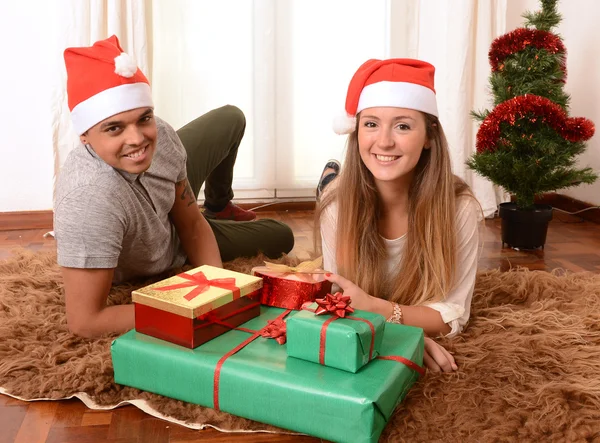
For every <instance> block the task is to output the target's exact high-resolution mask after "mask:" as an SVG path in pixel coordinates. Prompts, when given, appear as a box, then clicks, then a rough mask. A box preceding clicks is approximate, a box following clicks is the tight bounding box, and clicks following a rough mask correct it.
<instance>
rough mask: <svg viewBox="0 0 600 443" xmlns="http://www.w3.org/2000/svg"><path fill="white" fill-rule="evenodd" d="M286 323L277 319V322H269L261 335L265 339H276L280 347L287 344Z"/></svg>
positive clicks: (261, 331)
mask: <svg viewBox="0 0 600 443" xmlns="http://www.w3.org/2000/svg"><path fill="white" fill-rule="evenodd" d="M285 326H286V325H285V322H284V321H283V320H282V319H280V318H277V319H275V320H269V321H268V322H267V326H265V327H264V328H262V329H261V330H260V335H261V336H262V337H265V338H274V339H275V340H276V341H277V343H279V344H280V345H283V344H285V341H286V335H285Z"/></svg>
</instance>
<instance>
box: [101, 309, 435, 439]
mask: <svg viewBox="0 0 600 443" xmlns="http://www.w3.org/2000/svg"><path fill="white" fill-rule="evenodd" d="M289 313H290V311H289V310H283V309H280V308H272V307H266V306H261V315H260V316H258V317H256V318H254V319H252V320H250V321H248V322H246V323H244V324H243V325H241V326H240V327H237V328H235V329H232V330H230V331H229V332H226V333H225V334H222V335H220V336H218V337H216V338H214V339H213V340H211V341H209V342H207V343H204V344H203V345H201V346H199V347H197V348H195V349H188V348H185V347H181V346H177V345H175V344H173V343H170V342H166V341H163V340H160V339H157V338H154V337H150V336H147V335H145V334H140V333H138V332H136V331H135V330H132V331H129V332H128V333H126V334H125V335H123V336H121V337H119V338H118V339H116V340H115V341H114V342H113V344H112V348H111V352H112V359H113V366H114V372H115V381H116V382H117V383H119V384H122V385H127V386H132V387H135V388H139V389H142V390H146V391H149V392H154V393H156V394H161V395H165V396H167V397H171V398H176V399H179V400H182V401H186V402H190V403H195V404H199V405H203V406H207V407H210V408H215V409H219V410H223V411H226V412H229V413H231V414H234V415H238V416H241V417H245V418H249V419H252V420H256V421H259V422H263V423H268V424H272V425H275V426H279V427H281V428H285V429H289V430H292V431H296V432H301V433H306V434H309V435H314V436H317V437H320V438H324V439H327V440H331V441H335V442H345V443H367V442H369V443H371V442H377V441H378V439H379V436H380V435H381V432H382V431H383V429H384V427H385V425H386V423H387V421H388V420H389V418H390V417H391V415H392V413H393V412H394V409H395V407H396V406H397V405H398V404H399V403H400V402H401V401H402V399H403V398H404V397H405V395H406V393H407V392H408V390H409V389H410V387H411V386H412V385H413V384H414V382H415V381H416V380H417V378H418V376H419V374H421V373H422V371H423V370H422V368H421V366H422V364H423V331H422V329H419V328H413V327H410V326H403V325H387V327H386V330H385V334H384V336H383V339H382V342H381V346H380V355H379V356H378V357H376V358H375V359H374V360H373V361H371V362H370V363H369V364H367V365H366V366H364V367H363V368H362V369H361V370H360V371H359V372H358V373H356V374H352V373H350V372H346V371H340V370H339V369H336V368H331V367H328V366H322V365H320V364H318V363H313V362H309V361H306V360H302V359H297V358H293V357H289V356H288V355H287V349H286V346H287V345H286V344H280V343H283V341H284V340H282V338H283V333H284V329H285V324H284V322H283V321H282V320H283V319H284V318H285V317H286V316H287V315H288V314H289Z"/></svg>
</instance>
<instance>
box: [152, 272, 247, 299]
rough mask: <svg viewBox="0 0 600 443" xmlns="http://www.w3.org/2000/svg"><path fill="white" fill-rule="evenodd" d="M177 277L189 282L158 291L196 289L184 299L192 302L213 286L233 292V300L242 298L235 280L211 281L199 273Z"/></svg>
mask: <svg viewBox="0 0 600 443" xmlns="http://www.w3.org/2000/svg"><path fill="white" fill-rule="evenodd" d="M177 277H181V278H183V279H186V280H188V281H186V282H183V283H177V284H174V285H169V286H163V287H161V288H155V289H156V290H157V291H171V290H173V289H181V288H191V287H194V289H192V290H191V291H190V292H188V293H187V294H186V296H185V297H184V298H185V299H186V300H187V301H191V300H193V299H194V298H196V297H197V296H198V295H200V294H202V293H203V292H205V291H208V290H209V289H210V287H211V286H214V287H216V288H223V289H229V290H230V291H232V292H233V299H234V300H236V299H238V298H240V296H241V293H240V288H238V287H237V286H236V285H235V278H233V277H228V278H215V279H212V280H209V279H207V278H206V275H204V272H202V271H198V272H196V273H195V274H188V273H186V272H184V273H182V274H177Z"/></svg>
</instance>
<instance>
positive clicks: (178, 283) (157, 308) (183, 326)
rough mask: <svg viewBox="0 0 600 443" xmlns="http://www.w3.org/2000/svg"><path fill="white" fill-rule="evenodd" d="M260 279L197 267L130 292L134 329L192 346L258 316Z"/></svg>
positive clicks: (208, 267) (217, 269)
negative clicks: (133, 313)
mask: <svg viewBox="0 0 600 443" xmlns="http://www.w3.org/2000/svg"><path fill="white" fill-rule="evenodd" d="M261 287H262V279H261V278H259V277H256V276H251V275H246V274H241V273H239V272H233V271H228V270H225V269H221V268H215V267H212V266H201V267H199V268H196V269H193V270H191V271H188V272H184V273H181V274H178V275H176V276H174V277H171V278H169V279H166V280H163V281H160V282H158V283H154V284H152V285H149V286H146V287H144V288H140V289H138V290H136V291H133V293H132V299H133V302H134V304H135V329H136V331H138V332H141V333H143V334H147V335H151V336H153V337H156V338H160V339H162V340H167V341H170V342H172V343H175V344H178V345H181V346H185V347H187V348H192V349H193V348H195V347H197V346H200V345H201V344H203V343H206V342H207V341H209V340H212V339H213V338H215V337H217V336H219V335H221V334H223V333H225V332H227V331H229V330H230V329H232V328H235V327H237V326H239V325H241V324H242V323H245V322H246V321H248V320H250V319H252V318H254V317H257V316H258V315H260V302H259V300H258V297H259V295H260V289H261Z"/></svg>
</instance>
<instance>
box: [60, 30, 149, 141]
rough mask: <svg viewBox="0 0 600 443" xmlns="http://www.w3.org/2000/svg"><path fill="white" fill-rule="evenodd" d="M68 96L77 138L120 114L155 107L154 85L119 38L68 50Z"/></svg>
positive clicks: (66, 55) (66, 63) (65, 54)
mask: <svg viewBox="0 0 600 443" xmlns="http://www.w3.org/2000/svg"><path fill="white" fill-rule="evenodd" d="M64 56H65V66H66V68H67V94H68V96H69V109H70V110H71V119H72V120H73V126H74V128H75V130H76V131H77V134H79V135H81V134H83V133H84V132H85V131H87V130H88V129H90V128H91V127H92V126H94V125H96V124H97V123H99V122H101V121H102V120H104V119H107V118H108V117H110V116H113V115H115V114H119V113H120V112H125V111H130V110H132V109H136V108H143V107H153V106H154V105H153V104H152V93H151V91H150V84H149V82H148V79H147V78H146V76H145V75H144V74H143V73H142V71H140V70H139V69H138V67H137V65H136V63H135V60H134V59H133V58H132V57H131V56H129V55H127V54H126V53H125V52H123V49H121V46H120V45H119V40H118V39H117V37H116V36H114V35H113V36H112V37H109V38H107V39H106V40H100V41H98V42H96V43H94V45H93V46H91V47H83V48H67V49H66V50H65V53H64Z"/></svg>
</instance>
